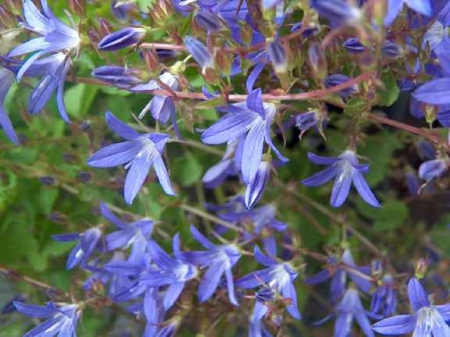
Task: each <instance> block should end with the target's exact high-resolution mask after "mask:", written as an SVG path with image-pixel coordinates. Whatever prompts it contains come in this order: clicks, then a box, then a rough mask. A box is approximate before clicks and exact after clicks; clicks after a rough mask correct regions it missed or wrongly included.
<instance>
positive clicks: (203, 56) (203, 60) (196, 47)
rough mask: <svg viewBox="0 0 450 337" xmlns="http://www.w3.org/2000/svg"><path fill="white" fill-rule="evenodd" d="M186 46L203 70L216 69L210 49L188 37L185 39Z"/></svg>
mask: <svg viewBox="0 0 450 337" xmlns="http://www.w3.org/2000/svg"><path fill="white" fill-rule="evenodd" d="M184 45H185V46H186V49H187V51H188V52H189V53H190V54H191V55H192V57H193V58H194V60H195V61H197V63H198V64H199V65H200V67H201V68H202V69H203V70H204V69H206V68H214V59H213V57H212V55H211V53H210V52H209V50H208V48H207V47H206V46H205V45H204V44H203V43H202V42H200V41H199V40H197V39H196V38H194V37H191V36H186V37H185V38H184Z"/></svg>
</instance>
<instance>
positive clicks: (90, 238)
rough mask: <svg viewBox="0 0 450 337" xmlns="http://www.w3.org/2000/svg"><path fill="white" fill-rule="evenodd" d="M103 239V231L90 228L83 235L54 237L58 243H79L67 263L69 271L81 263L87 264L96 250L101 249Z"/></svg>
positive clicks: (59, 235) (74, 234)
mask: <svg viewBox="0 0 450 337" xmlns="http://www.w3.org/2000/svg"><path fill="white" fill-rule="evenodd" d="M101 237H102V231H101V230H100V228H98V227H94V228H90V229H88V230H87V231H85V232H83V233H81V234H78V233H71V234H58V235H52V238H53V240H55V241H58V242H70V241H79V242H78V243H77V245H76V246H75V247H74V248H73V249H72V251H71V252H70V254H69V258H68V259H67V263H66V268H67V269H72V268H74V267H75V266H76V265H78V264H79V263H83V264H85V263H86V262H87V260H88V259H89V257H90V256H91V255H92V253H93V252H94V250H95V248H99V246H100V244H101V242H100V239H101ZM100 247H101V246H100Z"/></svg>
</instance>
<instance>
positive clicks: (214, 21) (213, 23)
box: [194, 11, 223, 32]
mask: <svg viewBox="0 0 450 337" xmlns="http://www.w3.org/2000/svg"><path fill="white" fill-rule="evenodd" d="M194 19H195V21H197V23H198V24H199V25H200V26H201V27H203V28H204V29H205V30H207V31H208V32H218V31H220V30H221V29H223V24H222V22H221V20H220V17H219V16H218V15H217V14H215V13H213V12H210V11H199V12H198V13H197V14H195V16H194Z"/></svg>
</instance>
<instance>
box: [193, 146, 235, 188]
mask: <svg viewBox="0 0 450 337" xmlns="http://www.w3.org/2000/svg"><path fill="white" fill-rule="evenodd" d="M238 143H239V141H238V140H237V139H234V140H230V141H229V142H228V143H227V148H226V150H225V154H224V155H223V157H222V159H221V160H220V161H219V162H218V163H217V164H216V165H214V166H212V167H210V168H209V169H208V170H207V171H206V172H205V175H204V176H203V178H202V182H203V184H205V187H206V188H215V187H217V186H219V185H220V184H222V183H223V182H224V181H225V179H226V178H227V177H228V176H232V175H235V174H236V173H237V165H238V164H237V161H236V159H234V158H235V153H236V150H237V146H238Z"/></svg>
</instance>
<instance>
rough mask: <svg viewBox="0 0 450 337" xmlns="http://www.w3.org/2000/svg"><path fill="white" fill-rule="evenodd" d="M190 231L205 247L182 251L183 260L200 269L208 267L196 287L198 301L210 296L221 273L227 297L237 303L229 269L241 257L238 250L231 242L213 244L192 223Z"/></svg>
mask: <svg viewBox="0 0 450 337" xmlns="http://www.w3.org/2000/svg"><path fill="white" fill-rule="evenodd" d="M191 233H192V236H193V237H194V239H195V240H196V241H197V242H199V243H200V244H201V245H202V246H203V247H205V248H206V249H207V250H206V251H194V252H185V253H182V257H183V260H184V261H187V262H189V263H192V264H194V265H198V266H200V268H201V269H204V268H208V270H207V271H206V273H205V274H204V275H203V278H202V280H201V282H200V286H199V289H198V298H199V300H200V302H205V301H207V300H208V299H209V298H211V296H212V295H213V294H214V292H215V291H216V289H217V287H218V286H219V284H220V281H221V278H222V276H223V274H225V277H226V283H227V290H228V298H229V299H230V302H231V303H232V304H234V305H238V302H237V300H236V296H235V294H234V280H233V274H232V271H231V269H232V268H233V266H234V265H235V264H236V263H237V262H238V260H239V259H240V258H241V254H240V253H239V250H238V249H237V247H236V246H234V245H232V244H228V245H215V244H213V243H212V242H211V241H209V240H208V239H207V238H206V237H205V236H204V235H203V234H201V233H200V232H199V231H198V230H197V229H196V228H195V227H194V226H192V225H191Z"/></svg>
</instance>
